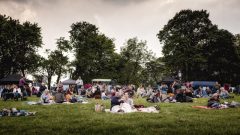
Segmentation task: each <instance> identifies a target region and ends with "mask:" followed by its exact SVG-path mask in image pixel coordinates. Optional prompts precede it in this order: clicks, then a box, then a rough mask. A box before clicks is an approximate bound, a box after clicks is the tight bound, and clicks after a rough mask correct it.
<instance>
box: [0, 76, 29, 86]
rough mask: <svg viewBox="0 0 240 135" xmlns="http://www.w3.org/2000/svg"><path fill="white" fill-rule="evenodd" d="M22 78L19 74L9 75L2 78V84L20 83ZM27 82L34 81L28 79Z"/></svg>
mask: <svg viewBox="0 0 240 135" xmlns="http://www.w3.org/2000/svg"><path fill="white" fill-rule="evenodd" d="M21 78H22V76H21V75H19V74H14V75H8V76H6V77H5V78H2V79H0V84H18V83H19V80H20V79H21ZM26 83H32V80H28V79H26Z"/></svg>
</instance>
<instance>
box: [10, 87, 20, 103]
mask: <svg viewBox="0 0 240 135" xmlns="http://www.w3.org/2000/svg"><path fill="white" fill-rule="evenodd" d="M12 89H13V94H14V99H15V100H18V98H21V97H22V92H21V89H20V88H18V86H17V85H12Z"/></svg>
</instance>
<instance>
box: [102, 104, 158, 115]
mask: <svg viewBox="0 0 240 135" xmlns="http://www.w3.org/2000/svg"><path fill="white" fill-rule="evenodd" d="M105 111H106V112H110V113H133V112H145V113H159V110H157V107H155V106H150V107H145V108H137V109H136V108H132V107H131V106H130V105H129V104H127V103H123V104H121V105H115V106H113V107H112V110H110V109H105Z"/></svg>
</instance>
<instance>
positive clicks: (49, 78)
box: [48, 75, 52, 90]
mask: <svg viewBox="0 0 240 135" xmlns="http://www.w3.org/2000/svg"><path fill="white" fill-rule="evenodd" d="M51 81H52V76H50V75H48V89H49V90H50V85H51Z"/></svg>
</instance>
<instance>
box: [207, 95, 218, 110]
mask: <svg viewBox="0 0 240 135" xmlns="http://www.w3.org/2000/svg"><path fill="white" fill-rule="evenodd" d="M207 106H208V107H210V108H221V104H220V99H219V94H218V93H215V94H213V95H212V97H211V98H210V99H209V100H208V104H207Z"/></svg>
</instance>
